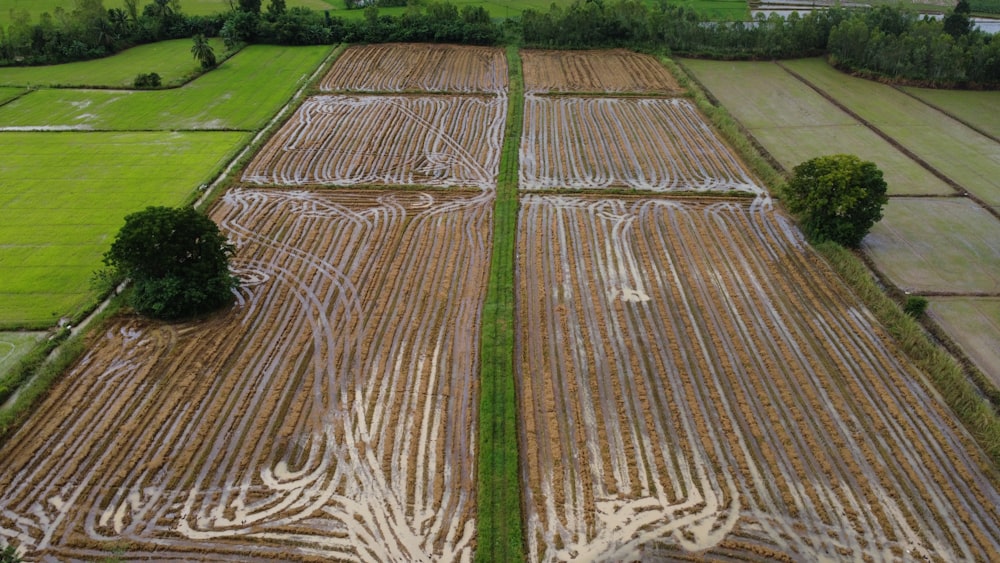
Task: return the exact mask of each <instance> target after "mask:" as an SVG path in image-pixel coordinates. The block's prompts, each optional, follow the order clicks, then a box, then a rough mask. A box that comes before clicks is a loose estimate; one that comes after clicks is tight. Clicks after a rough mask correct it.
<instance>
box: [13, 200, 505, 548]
mask: <svg viewBox="0 0 1000 563" xmlns="http://www.w3.org/2000/svg"><path fill="white" fill-rule="evenodd" d="M212 215H213V217H214V219H215V220H216V221H218V222H219V223H220V225H221V227H222V228H223V230H224V232H226V233H228V235H229V236H230V237H231V238H232V239H233V240H235V241H236V242H237V244H238V246H239V251H238V256H237V259H236V265H237V266H238V268H239V269H238V273H239V275H240V276H241V277H242V278H243V282H244V283H243V287H242V288H241V291H240V294H239V300H238V303H237V305H236V306H234V307H233V308H232V309H231V310H229V311H227V312H224V313H220V314H218V315H217V316H215V317H213V318H211V319H208V320H206V321H201V322H198V323H192V324H179V325H167V324H156V323H149V322H144V321H140V320H137V319H130V318H122V319H119V320H116V321H114V322H113V323H111V325H110V327H109V328H108V330H107V332H106V333H105V334H104V335H102V336H101V337H100V338H98V339H97V340H96V341H95V342H94V343H93V344H92V346H91V348H90V350H89V351H88V352H87V354H86V355H85V356H84V357H83V359H82V360H80V362H79V363H78V364H77V365H76V366H75V367H73V369H72V370H71V372H70V373H69V374H68V375H67V376H66V377H65V378H64V379H63V380H62V382H61V383H60V384H58V385H57V386H56V387H55V388H54V389H53V390H52V392H51V393H50V395H49V396H48V398H47V399H46V400H45V402H44V403H43V404H42V405H41V406H40V408H39V409H38V410H37V411H36V412H35V413H34V415H33V417H32V419H31V420H30V421H29V422H28V423H27V424H26V425H25V426H24V427H23V428H22V429H21V430H20V431H19V432H18V433H17V434H16V435H15V436H14V437H13V438H12V439H11V440H10V441H9V442H8V443H7V444H6V445H5V446H4V447H3V448H2V449H0V459H3V464H2V466H0V536H2V537H5V538H9V539H12V540H13V541H14V542H15V543H17V544H19V545H20V548H21V549H22V550H26V551H27V552H28V555H29V557H31V558H32V559H34V558H41V557H45V558H51V559H55V560H68V559H91V560H94V559H101V558H103V557H107V556H110V555H111V551H110V550H112V549H113V548H115V547H116V546H117V547H121V546H125V547H124V548H123V549H124V551H122V552H121V553H120V554H119V556H120V557H121V558H122V559H126V560H136V559H146V558H148V557H152V558H155V559H160V560H191V559H198V558H206V559H211V560H240V561H243V560H247V559H267V558H271V559H282V560H290V559H295V560H330V559H338V560H356V561H387V560H397V561H416V560H435V561H439V560H440V561H448V560H468V558H469V557H471V553H472V549H473V547H474V536H475V521H474V516H475V492H474V491H475V489H474V486H475V480H474V479H475V463H476V461H475V460H476V456H475V451H476V444H475V439H476V433H475V432H474V429H475V428H476V423H477V412H478V378H477V377H476V373H477V371H476V370H477V366H478V350H479V330H480V312H481V308H482V300H483V298H484V293H485V287H486V277H487V270H488V264H489V254H488V249H489V248H490V244H491V240H490V239H491V231H490V228H489V226H490V220H491V216H492V194H490V193H486V192H482V193H479V192H476V193H472V192H455V193H442V192H434V193H419V192H401V193H394V192H382V191H366V192H363V193H352V192H323V193H312V192H305V191H282V190H269V191H261V190H246V189H238V190H235V191H231V192H229V193H227V194H226V195H225V197H224V199H223V200H222V202H221V203H220V204H219V205H218V206H217V207H216V209H215V210H214V212H213V213H212Z"/></svg>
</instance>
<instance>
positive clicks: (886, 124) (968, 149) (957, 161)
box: [786, 59, 1000, 206]
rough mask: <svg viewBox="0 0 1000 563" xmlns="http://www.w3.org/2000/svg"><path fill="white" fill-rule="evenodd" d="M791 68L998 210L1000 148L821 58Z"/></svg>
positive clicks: (900, 94) (937, 113) (931, 110)
mask: <svg viewBox="0 0 1000 563" xmlns="http://www.w3.org/2000/svg"><path fill="white" fill-rule="evenodd" d="M786 64H787V66H788V67H789V68H791V69H792V70H794V71H795V72H797V73H799V74H800V75H802V76H803V77H804V78H805V79H806V80H808V81H809V82H810V83H812V84H814V85H816V86H817V87H819V88H821V89H823V90H824V91H825V92H827V93H828V94H830V95H831V96H833V97H834V98H835V99H836V100H837V101H839V102H840V103H841V104H843V105H844V106H845V107H848V108H850V109H851V111H853V112H855V113H857V114H858V115H860V116H861V117H862V118H863V119H866V120H868V121H869V122H870V123H872V124H873V125H875V126H876V127H878V128H879V129H881V130H882V131H883V132H885V133H886V134H887V135H889V136H890V137H892V138H893V139H895V140H896V141H897V142H899V143H900V144H901V145H903V146H905V147H906V148H907V149H909V150H910V151H912V152H913V153H914V154H916V155H917V156H918V157H920V158H921V159H923V160H924V161H925V162H927V163H928V164H930V165H931V166H933V167H934V168H936V169H937V170H939V171H941V172H942V173H943V174H944V175H946V176H948V177H949V178H951V179H952V180H954V181H955V182H957V183H958V184H959V185H961V186H962V187H964V188H965V189H967V190H968V191H969V192H971V193H973V194H975V195H977V196H979V197H980V198H982V199H983V200H984V201H986V202H987V203H989V204H990V205H994V206H996V205H1000V182H998V181H997V179H998V178H1000V143H997V142H995V141H993V140H992V139H990V138H989V137H985V136H983V135H981V134H979V133H977V132H976V131H973V130H972V129H969V128H968V127H966V126H965V125H963V124H962V123H960V122H958V121H956V120H954V119H952V118H950V117H948V116H947V115H945V114H943V113H941V112H940V111H937V110H936V109H934V108H931V107H929V106H927V105H926V104H924V103H922V102H920V101H919V100H916V99H914V98H912V97H910V96H908V95H906V94H905V93H903V92H900V91H898V90H896V89H894V88H892V87H891V86H886V85H884V84H879V83H878V82H872V81H870V80H863V79H860V78H854V77H851V76H848V75H846V74H843V73H841V72H838V71H837V70H836V69H834V68H832V67H831V66H830V65H828V64H826V62H824V61H823V60H821V59H800V60H795V61H788V62H787V63H786Z"/></svg>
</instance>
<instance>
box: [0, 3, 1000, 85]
mask: <svg viewBox="0 0 1000 563" xmlns="http://www.w3.org/2000/svg"><path fill="white" fill-rule="evenodd" d="M378 1H379V0H372V1H371V2H367V1H366V2H365V3H366V4H367V6H366V7H365V8H363V9H364V15H363V17H362V18H359V19H351V20H345V19H343V18H338V17H331V15H330V12H329V11H325V12H317V11H313V10H310V9H307V8H302V7H295V8H286V6H285V0H269V1H268V2H267V5H266V6H262V5H261V4H262V3H261V0H234V2H233V6H234V10H232V11H230V12H228V13H225V14H218V15H215V16H209V17H197V16H185V15H184V14H183V13H181V11H180V6H179V3H178V0H153V2H152V3H150V4H146V5H145V6H143V7H142V9H141V10H140V9H139V7H138V5H137V3H138V0H125V7H124V8H123V9H119V8H112V9H109V10H105V9H104V7H103V5H102V0H75V4H74V6H75V7H74V9H73V10H71V11H69V12H66V11H63V10H60V9H57V10H56V11H55V13H54V14H51V15H50V14H46V15H43V16H42V18H41V20H40V21H39V22H38V23H35V24H31V23H30V22H29V21H28V16H27V13H26V12H23V11H21V12H20V13H17V12H16V11H15V13H14V14H13V15H14V16H15V17H14V19H13V21H12V23H11V24H10V26H8V28H7V30H6V32H5V33H4V31H3V30H0V63H5V64H43V63H53V62H63V61H69V60H78V59H85V58H94V57H99V56H103V55H106V54H109V53H112V52H115V51H117V50H121V49H123V48H125V47H129V46H132V45H136V44H139V43H145V42H149V41H159V40H162V39H173V38H182V37H192V36H194V35H197V34H203V35H205V36H221V37H222V38H223V39H224V40H225V41H226V44H227V45H228V46H230V47H235V46H237V45H240V44H243V43H255V42H256V43H277V44H284V45H315V44H329V43H338V42H350V43H380V42H396V41H400V42H401V41H412V42H423V41H430V42H447V43H465V44H474V45H489V44H496V43H498V42H500V41H501V40H502V39H506V40H510V41H518V42H521V43H522V44H524V45H525V46H530V47H547V48H564V49H577V48H595V47H627V48H633V49H642V50H653V51H662V50H667V51H671V52H673V53H678V54H684V55H689V56H701V57H711V58H729V59H773V58H791V57H805V56H815V55H828V56H829V57H830V59H831V61H833V62H834V63H835V64H837V65H839V66H841V67H844V68H846V69H849V70H852V71H855V72H860V73H864V74H869V75H876V76H885V77H888V78H892V79H905V80H908V81H913V82H920V83H925V84H928V85H946V86H947V85H975V86H987V87H997V86H1000V38H994V37H993V36H991V35H988V34H986V33H983V32H980V31H978V30H974V29H972V25H971V23H970V20H969V9H968V2H967V0H961V1H960V2H959V4H958V6H957V7H956V10H955V11H954V12H952V13H950V14H948V15H947V16H946V17H944V18H943V19H940V20H934V19H928V18H926V17H922V16H919V15H918V14H916V13H915V12H913V11H910V10H908V9H906V8H904V7H900V6H879V7H875V8H870V9H862V10H848V9H844V8H830V9H826V10H820V11H815V12H811V13H809V14H807V15H804V16H799V15H798V14H792V15H791V16H789V17H787V18H783V17H780V16H777V15H771V16H767V17H765V16H763V15H759V16H757V17H756V18H755V19H754V20H752V21H749V22H709V21H705V19H704V18H702V17H701V16H699V15H698V14H697V13H695V12H693V11H691V10H690V9H686V8H683V7H680V6H674V5H670V4H668V3H667V2H666V1H665V0H661V2H660V3H659V4H658V5H656V6H647V5H646V4H644V3H643V2H642V0H608V1H604V0H587V1H583V0H576V1H575V2H574V3H572V4H570V5H568V6H558V5H554V4H553V5H552V7H551V8H550V9H549V11H547V12H539V11H536V10H527V11H525V12H524V13H523V14H522V15H521V16H520V17H518V18H513V19H509V20H505V21H502V22H501V21H496V20H493V19H491V18H490V16H489V13H488V12H487V11H486V10H485V9H484V8H482V7H481V6H464V7H462V8H461V9H459V8H458V7H457V6H455V5H454V4H450V3H448V2H447V1H445V2H431V3H428V4H426V5H423V4H421V5H417V4H416V3H413V4H410V5H409V6H407V8H406V10H405V11H404V12H403V13H402V14H400V15H397V16H388V15H382V14H380V12H379V9H378V5H377V2H378ZM383 1H386V2H395V1H397V0H383ZM359 5H360V4H359Z"/></svg>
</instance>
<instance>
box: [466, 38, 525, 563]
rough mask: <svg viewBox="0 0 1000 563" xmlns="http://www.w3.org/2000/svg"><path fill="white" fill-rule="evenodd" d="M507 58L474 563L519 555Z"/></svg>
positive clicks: (514, 153)
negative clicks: (505, 127) (504, 129)
mask: <svg viewBox="0 0 1000 563" xmlns="http://www.w3.org/2000/svg"><path fill="white" fill-rule="evenodd" d="M507 61H508V65H509V68H510V88H509V100H508V108H509V109H508V113H507V133H506V136H505V137H504V144H503V153H502V155H501V158H500V177H499V178H498V182H497V197H496V203H495V207H494V216H493V225H494V229H493V255H492V263H491V265H490V281H489V287H488V288H487V292H486V303H485V305H484V308H483V325H482V354H481V356H482V373H481V378H480V387H481V390H480V406H479V464H478V470H479V485H478V488H477V491H478V492H477V509H478V515H477V528H478V537H477V541H476V561H480V562H494V561H496V562H504V561H523V560H524V540H523V532H522V529H521V489H520V473H519V468H518V439H517V397H516V388H515V384H514V383H515V382H514V317H515V310H514V255H515V244H516V234H517V207H518V201H517V178H518V144H519V142H520V139H521V127H522V121H523V106H524V77H523V74H522V72H521V59H520V57H519V56H518V54H517V48H516V47H513V46H509V47H508V48H507Z"/></svg>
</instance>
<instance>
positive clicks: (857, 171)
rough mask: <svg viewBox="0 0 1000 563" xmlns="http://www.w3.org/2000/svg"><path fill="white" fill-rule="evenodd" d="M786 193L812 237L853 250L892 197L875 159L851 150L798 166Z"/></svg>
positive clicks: (787, 201)
mask: <svg viewBox="0 0 1000 563" xmlns="http://www.w3.org/2000/svg"><path fill="white" fill-rule="evenodd" d="M783 195H784V201H785V205H787V206H788V209H789V210H790V211H791V212H792V213H794V214H796V215H798V217H799V219H800V221H801V224H802V230H803V231H805V233H806V235H807V236H808V237H809V238H810V239H812V240H813V241H814V242H822V241H826V240H830V241H833V242H837V243H839V244H842V245H844V246H848V247H851V248H857V246H858V245H859V244H861V239H863V238H865V235H866V234H868V230H869V229H871V227H872V225H874V224H875V223H876V222H877V221H878V220H879V219H881V218H882V206H883V205H885V204H886V203H888V201H889V198H888V196H886V184H885V180H883V179H882V171H881V170H879V169H878V167H877V166H875V163H873V162H869V161H862V160H861V159H859V158H858V157H856V156H852V155H846V154H837V155H832V156H820V157H817V158H813V159H811V160H807V161H805V162H803V163H802V164H800V165H798V166H796V167H795V168H794V169H793V175H792V179H791V180H790V181H789V182H788V184H787V185H786V186H785V189H784V192H783Z"/></svg>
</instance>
